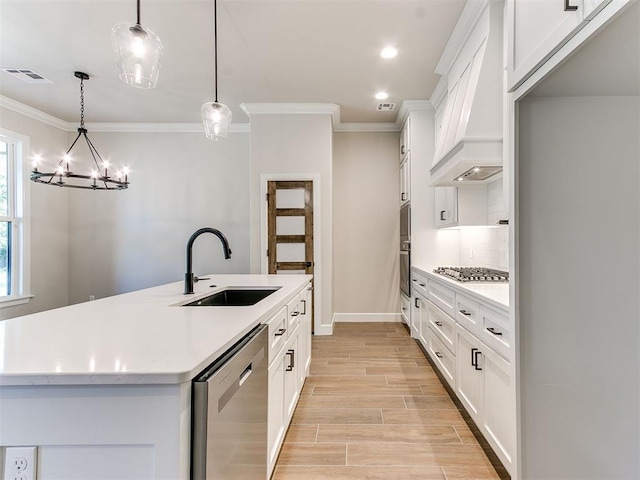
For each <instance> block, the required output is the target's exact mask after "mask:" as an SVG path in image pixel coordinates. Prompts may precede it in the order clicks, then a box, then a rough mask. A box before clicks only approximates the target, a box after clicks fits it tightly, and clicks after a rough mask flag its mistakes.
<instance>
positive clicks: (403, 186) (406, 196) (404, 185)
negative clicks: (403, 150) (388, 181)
mask: <svg viewBox="0 0 640 480" xmlns="http://www.w3.org/2000/svg"><path fill="white" fill-rule="evenodd" d="M410 200H411V154H410V153H408V154H407V156H406V158H405V159H404V160H403V161H402V163H401V164H400V205H403V204H405V203H407V202H408V201H410Z"/></svg>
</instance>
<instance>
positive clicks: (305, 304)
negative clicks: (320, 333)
mask: <svg viewBox="0 0 640 480" xmlns="http://www.w3.org/2000/svg"><path fill="white" fill-rule="evenodd" d="M300 302H301V303H302V305H304V312H300V313H301V314H302V315H306V314H307V301H306V300H300Z"/></svg>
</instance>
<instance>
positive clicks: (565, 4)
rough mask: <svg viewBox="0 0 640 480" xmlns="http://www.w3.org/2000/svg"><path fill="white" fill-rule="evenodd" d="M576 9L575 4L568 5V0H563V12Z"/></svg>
mask: <svg viewBox="0 0 640 480" xmlns="http://www.w3.org/2000/svg"><path fill="white" fill-rule="evenodd" d="M576 10H578V6H577V5H569V0H564V11H565V12H575V11H576Z"/></svg>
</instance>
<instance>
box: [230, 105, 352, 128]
mask: <svg viewBox="0 0 640 480" xmlns="http://www.w3.org/2000/svg"><path fill="white" fill-rule="evenodd" d="M240 108H241V109H242V110H243V111H244V113H246V114H247V116H249V117H251V115H298V114H303V115H331V122H332V123H333V129H334V130H336V131H337V129H338V128H340V125H342V123H341V121H340V105H336V104H335V103H241V104H240Z"/></svg>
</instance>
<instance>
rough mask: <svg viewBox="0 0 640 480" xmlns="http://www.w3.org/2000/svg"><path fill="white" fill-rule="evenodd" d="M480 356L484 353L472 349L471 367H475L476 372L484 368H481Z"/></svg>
mask: <svg viewBox="0 0 640 480" xmlns="http://www.w3.org/2000/svg"><path fill="white" fill-rule="evenodd" d="M478 355H482V352H481V351H480V350H478V349H477V348H472V349H471V365H472V366H473V367H475V369H476V370H482V368H480V365H479V363H478Z"/></svg>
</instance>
